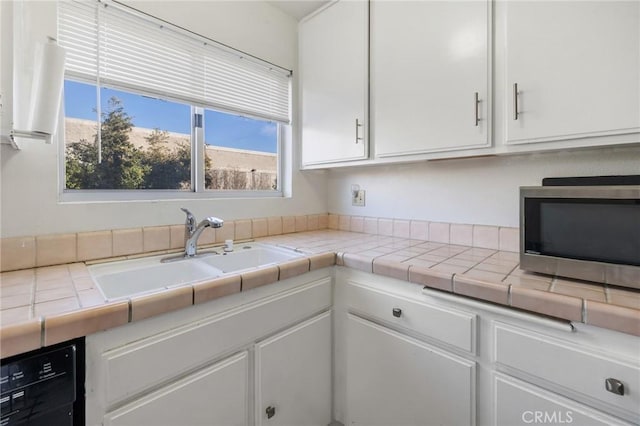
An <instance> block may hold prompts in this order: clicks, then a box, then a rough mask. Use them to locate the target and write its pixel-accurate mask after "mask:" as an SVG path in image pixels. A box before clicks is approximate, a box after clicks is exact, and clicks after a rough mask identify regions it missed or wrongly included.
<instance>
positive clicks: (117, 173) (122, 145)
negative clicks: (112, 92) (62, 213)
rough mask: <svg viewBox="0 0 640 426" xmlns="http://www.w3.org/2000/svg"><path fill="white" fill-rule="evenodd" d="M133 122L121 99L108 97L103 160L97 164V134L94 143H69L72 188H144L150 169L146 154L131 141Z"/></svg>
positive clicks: (69, 185) (102, 126)
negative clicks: (145, 157) (146, 161)
mask: <svg viewBox="0 0 640 426" xmlns="http://www.w3.org/2000/svg"><path fill="white" fill-rule="evenodd" d="M132 127H133V123H132V121H131V117H130V116H129V115H128V114H127V113H126V112H125V111H124V107H123V106H122V102H121V101H120V100H119V99H118V98H116V97H112V98H111V99H109V103H108V109H107V112H106V113H104V114H103V119H102V123H101V124H100V133H101V154H102V161H101V162H100V163H98V135H97V132H96V135H95V138H94V142H93V143H89V142H87V141H86V140H81V141H79V142H73V143H70V144H69V145H68V146H67V149H66V151H67V156H66V164H65V166H66V179H67V188H72V189H137V188H141V187H143V184H144V179H145V175H146V174H147V173H148V171H149V168H148V166H147V165H145V164H143V154H142V152H141V151H140V150H139V149H137V148H136V147H135V146H134V145H133V144H132V143H131V141H130V140H129V133H130V132H131V128H132Z"/></svg>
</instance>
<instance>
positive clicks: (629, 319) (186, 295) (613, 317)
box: [0, 230, 640, 358]
mask: <svg viewBox="0 0 640 426" xmlns="http://www.w3.org/2000/svg"><path fill="white" fill-rule="evenodd" d="M257 241H261V242H266V243H271V244H276V245H280V246H283V247H288V248H295V249H298V250H301V251H303V252H305V253H307V257H305V258H301V259H296V260H292V261H289V262H286V263H282V264H279V265H277V266H268V267H264V268H260V269H254V270H249V271H246V272H243V273H240V274H233V275H227V276H224V277H219V278H215V279H212V280H208V281H204V282H198V283H194V284H190V285H185V286H182V287H178V288H172V289H168V290H162V291H159V292H156V293H152V294H144V295H140V296H133V297H131V298H129V299H124V300H119V301H113V302H106V301H105V300H104V298H103V297H102V295H101V293H100V291H99V290H98V288H97V287H96V285H95V283H94V282H93V280H92V279H91V277H90V275H89V272H88V270H87V267H86V265H85V264H84V263H73V264H67V265H58V266H49V267H42V268H34V269H25V270H20V271H12V272H4V273H2V274H0V357H2V358H4V357H7V356H11V355H14V354H18V353H22V352H26V351H29V350H32V349H36V348H39V347H41V346H48V345H51V344H54V343H58V342H61V341H65V340H69V339H72V338H75V337H79V336H85V335H88V334H91V333H94V332H97V331H101V330H106V329H109V328H112V327H117V326H120V325H124V324H126V323H128V322H132V321H137V320H140V319H144V318H148V317H151V316H154V315H159V314H162V313H165V312H169V311H173V310H176V309H181V308H184V307H187V306H190V305H192V304H198V303H203V302H206V301H209V300H212V299H215V298H218V297H223V296H226V295H229V294H233V293H237V292H240V291H245V290H249V289H251V288H254V287H258V286H261V285H265V284H270V283H273V282H275V281H278V280H284V279H287V278H291V277H294V276H297V275H301V274H303V273H305V272H308V271H309V270H314V269H320V268H324V267H327V266H332V265H334V264H338V265H342V266H345V267H350V268H355V269H359V270H362V271H366V272H370V273H374V274H379V275H385V276H388V277H392V278H397V279H401V280H405V281H410V282H412V283H416V284H418V285H421V286H427V287H430V288H434V289H437V290H443V291H447V292H452V293H455V294H459V295H462V296H468V297H472V298H476V299H480V300H485V301H488V302H492V303H497V304H501V305H505V306H511V307H513V308H517V309H523V310H526V311H530V312H535V313H539V314H543V315H548V316H551V317H556V318H560V319H564V320H568V321H574V322H584V323H587V324H591V325H595V326H599V327H603V328H608V329H612V330H617V331H621V332H624V333H629V334H633V335H636V336H640V291H634V290H631V289H624V288H620V287H613V286H607V285H602V284H596V283H590V282H584V281H576V280H568V279H563V278H559V277H553V276H548V275H542V274H535V273H529V272H525V271H522V270H520V269H519V268H518V253H513V252H507V251H498V250H493V249H485V248H477V247H468V246H459V245H450V244H443V243H436V242H429V241H421V240H411V239H406V238H397V237H390V236H381V235H371V234H362V233H355V232H343V231H334V230H322V231H313V232H301V233H294V234H286V235H280V236H274V237H266V238H260V239H257Z"/></svg>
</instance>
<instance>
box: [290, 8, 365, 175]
mask: <svg viewBox="0 0 640 426" xmlns="http://www.w3.org/2000/svg"><path fill="white" fill-rule="evenodd" d="M368 29H369V5H368V2H366V1H339V2H336V3H334V4H332V5H330V6H329V7H327V8H326V9H324V10H322V11H320V12H319V13H317V14H316V15H313V16H312V17H310V18H309V19H307V20H306V21H304V22H302V23H301V24H300V49H299V51H300V73H301V93H302V163H303V165H313V164H323V163H332V162H340V161H351V160H359V159H365V158H367V156H368V135H367V133H368V130H367V126H368V121H369V120H368V118H369V117H368V73H369V62H368V57H369V56H368V40H369V36H368ZM356 121H357V122H356Z"/></svg>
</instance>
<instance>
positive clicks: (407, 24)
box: [371, 1, 491, 157]
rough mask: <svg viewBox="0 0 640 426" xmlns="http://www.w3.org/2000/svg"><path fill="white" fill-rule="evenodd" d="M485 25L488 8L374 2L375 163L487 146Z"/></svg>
mask: <svg viewBox="0 0 640 426" xmlns="http://www.w3.org/2000/svg"><path fill="white" fill-rule="evenodd" d="M489 19H490V4H489V2H488V1H374V2H372V5H371V87H372V95H371V97H372V104H371V108H372V118H371V120H372V123H373V130H372V135H373V136H372V139H373V141H374V146H375V153H376V156H378V157H393V156H401V155H411V154H422V153H429V152H437V151H448V150H457V149H465V148H473V147H483V146H488V144H489V129H490V127H491V126H490V120H489V111H490V110H491V109H490V102H489V101H490V98H489V93H490V90H489V34H490V31H489V22H490V21H489ZM476 95H477V102H476Z"/></svg>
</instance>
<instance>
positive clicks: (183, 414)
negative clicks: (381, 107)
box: [104, 351, 249, 426]
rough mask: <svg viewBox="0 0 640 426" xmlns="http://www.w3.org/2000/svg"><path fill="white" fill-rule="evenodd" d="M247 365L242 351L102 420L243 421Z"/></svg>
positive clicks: (227, 425) (231, 424)
mask: <svg viewBox="0 0 640 426" xmlns="http://www.w3.org/2000/svg"><path fill="white" fill-rule="evenodd" d="M248 365H249V364H248V353H247V351H243V352H241V353H240V354H237V355H234V356H232V357H229V358H227V359H225V360H223V361H221V362H218V363H216V364H214V365H212V366H211V367H207V368H204V369H202V370H200V371H198V372H196V373H193V374H191V375H189V376H187V377H185V378H184V379H181V380H178V381H177V382H175V383H172V384H170V385H168V386H166V387H164V388H162V389H160V390H158V391H155V392H152V393H150V394H149V395H146V396H144V397H142V398H140V399H138V400H135V401H133V402H131V403H130V404H127V405H125V406H124V407H122V408H119V409H117V410H115V411H113V412H110V413H108V414H107V415H105V417H104V424H105V425H109V426H134V425H135V426H146V425H148V426H157V425H190V426H196V425H203V426H204V425H220V426H222V425H224V426H242V425H246V424H247V415H248V408H247V395H248V380H249V377H248V371H249V370H248Z"/></svg>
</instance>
